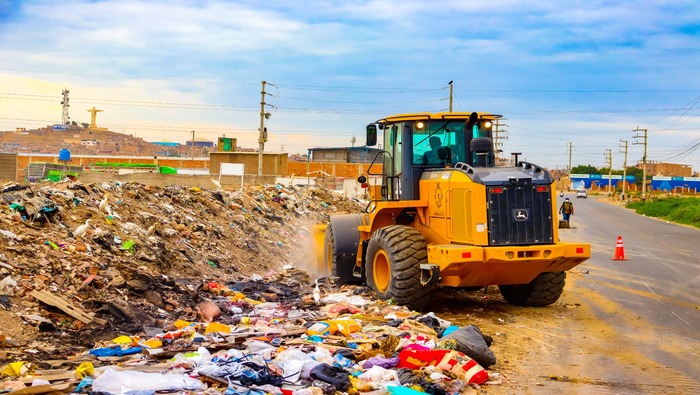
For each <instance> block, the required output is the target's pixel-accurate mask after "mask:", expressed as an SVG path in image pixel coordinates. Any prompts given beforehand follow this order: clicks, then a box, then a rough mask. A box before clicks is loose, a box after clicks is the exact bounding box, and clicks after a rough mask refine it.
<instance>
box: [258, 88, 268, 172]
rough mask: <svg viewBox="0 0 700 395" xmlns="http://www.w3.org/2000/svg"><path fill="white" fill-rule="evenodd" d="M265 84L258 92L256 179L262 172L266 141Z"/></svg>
mask: <svg viewBox="0 0 700 395" xmlns="http://www.w3.org/2000/svg"><path fill="white" fill-rule="evenodd" d="M265 84H267V82H265V81H263V82H262V91H260V135H259V137H258V144H259V147H258V177H262V172H263V151H265V142H266V141H267V131H266V130H265V118H266V115H265Z"/></svg>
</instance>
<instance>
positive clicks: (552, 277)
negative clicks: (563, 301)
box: [498, 272, 566, 306]
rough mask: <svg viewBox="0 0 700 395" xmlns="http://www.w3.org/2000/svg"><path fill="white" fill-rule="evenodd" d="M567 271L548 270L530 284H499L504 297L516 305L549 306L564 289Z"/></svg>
mask: <svg viewBox="0 0 700 395" xmlns="http://www.w3.org/2000/svg"><path fill="white" fill-rule="evenodd" d="M565 280H566V272H558V273H552V272H546V273H542V274H540V275H539V276H537V277H535V279H534V280H532V281H530V283H529V284H519V285H499V286H498V288H499V289H500V291H501V295H503V298H504V299H505V300H506V301H507V302H508V303H510V304H514V305H516V306H548V305H550V304H552V303H554V302H556V301H557V300H558V299H559V297H560V296H561V293H562V292H563V291H564V283H565V282H566V281H565Z"/></svg>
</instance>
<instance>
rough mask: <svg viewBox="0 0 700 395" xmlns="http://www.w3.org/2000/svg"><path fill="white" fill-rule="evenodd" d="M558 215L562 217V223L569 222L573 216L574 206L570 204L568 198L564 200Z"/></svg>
mask: <svg viewBox="0 0 700 395" xmlns="http://www.w3.org/2000/svg"><path fill="white" fill-rule="evenodd" d="M559 214H561V215H562V216H563V217H564V221H569V217H571V216H572V215H574V204H573V203H571V201H570V200H569V198H566V199H564V203H562V204H561V207H559Z"/></svg>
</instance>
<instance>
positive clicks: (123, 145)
mask: <svg viewBox="0 0 700 395" xmlns="http://www.w3.org/2000/svg"><path fill="white" fill-rule="evenodd" d="M64 148H66V149H68V150H69V151H70V152H71V154H73V155H117V154H118V155H127V156H153V155H156V154H158V153H159V152H161V153H162V152H163V151H164V150H165V149H164V147H162V146H159V145H157V144H153V143H149V142H147V141H145V140H143V139H142V138H139V137H134V136H132V135H129V134H123V133H115V132H111V131H106V130H93V129H86V128H82V127H79V126H71V128H70V129H67V130H54V129H53V128H52V127H50V126H49V127H46V128H42V129H36V130H27V131H21V132H2V133H0V151H1V152H22V153H37V154H54V155H55V154H58V152H59V151H60V150H61V149H64ZM168 150H169V151H170V152H169V155H170V156H178V155H189V152H188V151H187V148H186V147H184V146H180V147H169V148H168ZM195 154H201V151H196V152H195Z"/></svg>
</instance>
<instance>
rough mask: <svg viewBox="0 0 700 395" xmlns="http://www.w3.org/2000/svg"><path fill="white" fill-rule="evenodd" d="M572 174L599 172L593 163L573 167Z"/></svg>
mask: <svg viewBox="0 0 700 395" xmlns="http://www.w3.org/2000/svg"><path fill="white" fill-rule="evenodd" d="M571 174H598V169H596V168H595V166H592V165H578V166H574V167H572V168H571Z"/></svg>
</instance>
